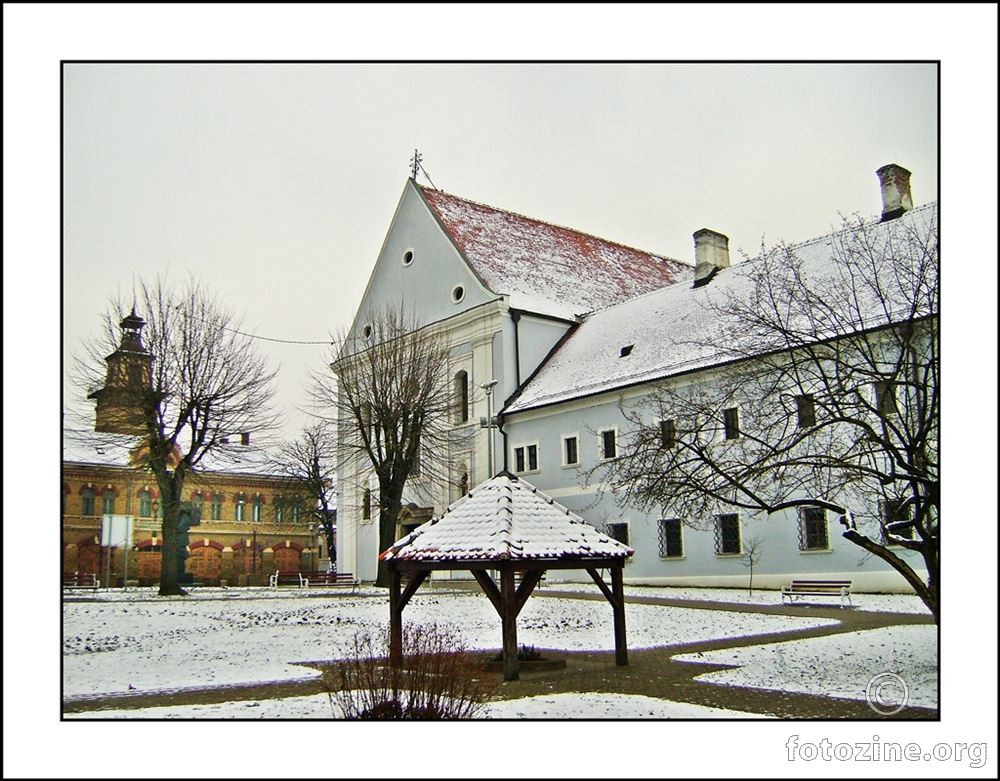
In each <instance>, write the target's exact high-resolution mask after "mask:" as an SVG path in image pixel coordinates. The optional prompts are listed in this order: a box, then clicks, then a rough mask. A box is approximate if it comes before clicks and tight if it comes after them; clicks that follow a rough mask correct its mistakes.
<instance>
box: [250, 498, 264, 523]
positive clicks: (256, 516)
mask: <svg viewBox="0 0 1000 781" xmlns="http://www.w3.org/2000/svg"><path fill="white" fill-rule="evenodd" d="M252 513H253V515H252V518H253V520H254V522H255V523H260V522H261V521H263V520H264V497H263V496H255V497H254V498H253V507H252Z"/></svg>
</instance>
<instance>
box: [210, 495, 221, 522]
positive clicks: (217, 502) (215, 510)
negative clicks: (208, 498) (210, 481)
mask: <svg viewBox="0 0 1000 781" xmlns="http://www.w3.org/2000/svg"><path fill="white" fill-rule="evenodd" d="M211 506H212V520H213V521H221V520H222V497H221V496H219V495H218V494H212V505H211Z"/></svg>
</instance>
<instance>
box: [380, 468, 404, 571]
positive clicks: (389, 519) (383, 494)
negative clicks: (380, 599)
mask: <svg viewBox="0 0 1000 781" xmlns="http://www.w3.org/2000/svg"><path fill="white" fill-rule="evenodd" d="M402 498H403V489H402V487H400V488H399V490H395V488H394V487H393V486H391V485H390V486H389V487H388V489H387V490H384V491H383V490H380V491H379V512H378V552H379V553H380V554H381V553H382V552H383V551H386V550H388V549H389V548H390V547H392V544H393V543H394V542H395V541H396V517H397V516H398V515H399V507H400V505H401V503H402ZM375 585H376V586H381V587H383V588H388V587H389V569H388V567H387V566H386V563H385V562H384V561H382V560H381V559H380V560H379V562H378V571H377V573H376V576H375Z"/></svg>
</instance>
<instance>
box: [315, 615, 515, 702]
mask: <svg viewBox="0 0 1000 781" xmlns="http://www.w3.org/2000/svg"><path fill="white" fill-rule="evenodd" d="M388 651H389V632H388V630H385V631H383V632H381V633H378V634H376V635H374V636H373V635H372V633H370V632H358V633H357V634H355V636H354V647H353V649H352V653H351V654H350V655H349V656H348V658H346V659H344V660H343V661H341V662H339V663H338V664H337V665H336V670H337V672H338V673H339V678H340V681H339V685H338V686H336V687H335V686H334V685H332V684H331V683H329V682H327V684H326V685H327V691H328V692H329V694H330V696H331V698H332V699H335V700H336V701H337V703H338V704H339V705H340V707H341V710H342V711H343V715H344V718H345V719H381V720H396V719H411V720H416V719H470V718H474V717H475V716H476V715H477V714H479V713H480V712H481V711H482V710H483V709H484V708H485V706H486V703H487V702H488V701H489V697H490V693H491V692H492V691H493V689H494V687H495V685H496V684H495V683H493V682H491V681H492V679H491V678H490V677H488V676H487V674H486V671H485V666H484V665H483V664H482V663H481V662H476V661H475V660H474V659H473V657H472V656H471V655H470V654H469V653H468V651H467V650H466V648H465V645H464V643H463V642H462V640H461V639H460V638H459V637H458V636H457V635H456V634H454V633H453V632H450V631H448V630H446V629H442V628H441V627H439V626H438V625H437V624H431V625H409V626H407V627H405V628H404V630H403V663H402V665H401V666H398V667H394V666H390V665H389V662H388Z"/></svg>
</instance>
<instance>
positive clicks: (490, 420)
mask: <svg viewBox="0 0 1000 781" xmlns="http://www.w3.org/2000/svg"><path fill="white" fill-rule="evenodd" d="M496 384H497V380H491V381H490V382H487V383H485V384H484V385H480V386H479V387H480V388H482V389H483V390H484V391H486V417H485V418H480V419H479V427H480V428H484V429H486V437H487V439H486V463H487V469H488V472H489V474H487V475H486V479H487V480H489V479H490V478H491V477H493V429H495V428H496V427H497V419H496V418H495V417H493V388H494V387H496Z"/></svg>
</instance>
